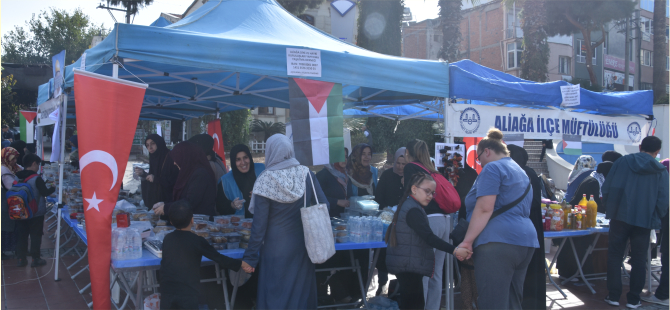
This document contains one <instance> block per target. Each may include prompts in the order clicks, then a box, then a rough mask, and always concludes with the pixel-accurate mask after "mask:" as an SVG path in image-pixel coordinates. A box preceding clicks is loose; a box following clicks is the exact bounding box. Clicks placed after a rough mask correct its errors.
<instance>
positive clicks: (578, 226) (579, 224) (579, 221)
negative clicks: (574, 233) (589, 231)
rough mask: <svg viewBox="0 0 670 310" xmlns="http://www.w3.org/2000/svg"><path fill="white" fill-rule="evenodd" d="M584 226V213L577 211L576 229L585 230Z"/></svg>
mask: <svg viewBox="0 0 670 310" xmlns="http://www.w3.org/2000/svg"><path fill="white" fill-rule="evenodd" d="M582 224H583V223H582V213H581V212H580V211H577V212H576V215H575V229H584V228H583V226H582Z"/></svg>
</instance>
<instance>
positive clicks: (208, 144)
mask: <svg viewBox="0 0 670 310" xmlns="http://www.w3.org/2000/svg"><path fill="white" fill-rule="evenodd" d="M188 141H189V142H192V143H193V144H195V145H197V146H199V147H200V148H201V149H202V150H203V152H205V154H206V155H207V160H208V161H209V165H210V166H211V167H212V171H213V172H214V178H215V179H216V212H217V213H218V214H222V212H224V211H225V205H226V202H225V200H226V196H225V194H224V193H223V186H222V185H221V177H223V175H224V174H226V172H228V171H227V170H226V164H225V163H224V162H223V161H222V160H221V158H220V157H219V156H218V155H216V153H215V152H214V139H213V138H212V136H210V135H208V134H205V133H203V134H199V135H195V136H193V137H192V138H191V139H188ZM228 205H230V204H228Z"/></svg>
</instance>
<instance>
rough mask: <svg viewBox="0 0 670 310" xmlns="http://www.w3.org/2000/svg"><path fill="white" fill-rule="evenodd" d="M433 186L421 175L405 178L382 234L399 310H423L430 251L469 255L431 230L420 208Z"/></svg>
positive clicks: (431, 264) (431, 257) (432, 259)
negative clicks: (398, 292)
mask: <svg viewBox="0 0 670 310" xmlns="http://www.w3.org/2000/svg"><path fill="white" fill-rule="evenodd" d="M435 186H436V185H435V181H434V180H433V178H432V177H431V176H430V175H428V174H425V173H417V174H415V175H413V176H412V177H411V178H410V179H408V180H407V179H406V181H405V192H404V194H403V197H402V198H401V200H400V203H399V204H398V210H397V211H396V213H395V215H394V216H393V222H392V223H391V226H389V228H388V231H387V233H386V243H387V244H388V248H387V249H386V266H387V267H388V270H389V272H390V273H392V274H395V275H396V277H397V278H398V282H399V284H400V290H401V291H402V296H401V298H400V300H399V303H398V306H399V308H400V309H424V307H425V305H424V298H423V296H424V295H423V277H431V276H433V271H434V266H435V255H434V253H433V249H437V250H440V251H443V252H446V253H449V254H452V255H454V256H456V258H458V259H459V260H463V259H464V258H465V257H467V256H469V255H471V254H472V253H471V252H470V251H468V250H466V249H463V248H459V247H454V246H453V245H451V244H449V243H447V242H446V241H444V240H442V239H441V238H439V237H438V236H436V235H435V234H434V233H433V231H432V230H431V228H430V225H429V223H428V217H427V216H426V211H425V210H424V208H425V207H426V206H427V205H428V204H429V203H430V201H431V200H433V194H434V193H435Z"/></svg>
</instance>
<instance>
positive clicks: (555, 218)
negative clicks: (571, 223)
mask: <svg viewBox="0 0 670 310" xmlns="http://www.w3.org/2000/svg"><path fill="white" fill-rule="evenodd" d="M550 207H551V209H552V211H553V212H552V217H551V226H550V230H552V231H562V230H563V209H562V208H561V206H560V205H558V204H551V205H550Z"/></svg>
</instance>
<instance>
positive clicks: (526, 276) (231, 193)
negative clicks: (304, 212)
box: [2, 129, 669, 309]
mask: <svg viewBox="0 0 670 310" xmlns="http://www.w3.org/2000/svg"><path fill="white" fill-rule="evenodd" d="M3 137H4V136H3ZM367 138H368V140H369V141H370V142H371V141H372V136H371V135H370V134H369V132H368V134H367ZM502 140H503V134H502V132H501V131H499V130H497V129H491V130H489V132H488V135H487V137H485V138H483V139H482V140H481V141H480V142H479V144H478V146H477V150H476V156H477V158H476V160H477V161H479V162H480V163H481V166H482V167H483V168H482V170H481V172H480V173H479V174H478V173H477V172H476V171H475V170H474V169H473V168H471V167H470V166H468V165H467V164H466V165H465V167H464V168H463V169H462V170H461V171H460V172H459V173H460V178H459V182H458V183H457V184H456V186H455V188H454V191H453V192H455V193H458V196H459V197H458V200H459V201H460V202H461V203H460V210H458V217H459V218H460V219H463V222H465V223H467V224H464V225H465V226H464V227H462V228H463V232H464V235H463V236H462V240H457V239H458V238H455V237H454V236H453V235H452V236H450V227H451V223H453V221H452V222H451V223H450V217H449V216H448V215H449V213H450V212H447V211H445V208H444V206H443V205H442V204H443V202H442V201H441V200H440V199H437V198H436V197H437V196H438V195H443V193H444V188H443V187H444V186H447V187H448V186H451V183H448V181H446V179H445V175H446V172H444V171H439V170H438V169H436V167H435V165H434V163H433V162H432V160H431V157H430V151H429V146H428V145H427V144H426V142H424V141H422V140H417V139H415V140H412V141H408V143H407V144H406V146H405V147H402V148H400V149H398V150H397V151H396V152H395V154H394V156H393V158H392V162H390V163H389V168H388V169H386V170H385V171H383V173H381V175H379V170H378V169H377V168H376V167H374V166H373V165H372V164H371V163H372V154H373V148H372V145H371V144H369V143H361V144H358V145H355V146H354V147H353V148H352V149H351V152H349V150H348V149H347V148H345V149H344V150H343V151H344V152H345V154H347V156H346V160H345V161H343V162H338V163H333V164H330V165H326V166H325V167H324V168H323V169H322V170H321V171H319V172H318V173H316V174H315V173H313V172H312V171H310V169H309V168H308V167H306V166H303V165H300V163H299V162H298V161H297V160H296V159H295V156H294V153H293V146H292V143H291V141H290V140H289V139H288V138H287V137H286V136H284V135H281V134H275V135H273V136H271V137H269V139H268V140H267V142H266V153H265V164H261V163H254V159H253V157H252V154H251V152H250V150H249V148H248V147H247V146H245V145H241V144H240V145H236V146H233V147H232V149H231V152H230V167H229V168H230V169H228V167H226V163H225V160H224V159H223V158H220V157H219V156H218V155H217V154H216V153H215V152H214V151H213V150H212V146H213V143H214V141H213V139H212V138H211V136H209V135H206V134H201V135H196V136H194V137H192V138H191V139H189V140H188V141H184V142H181V143H178V144H177V145H176V146H174V148H173V149H172V150H170V149H168V147H167V146H166V143H165V140H164V139H163V138H162V137H161V136H159V135H155V134H152V135H149V136H147V137H146V140H145V146H146V148H147V150H148V151H149V171H148V172H146V171H144V170H143V169H136V170H135V174H136V176H137V177H139V178H141V180H142V182H141V192H142V198H143V200H144V203H145V205H147V206H149V207H150V208H152V209H153V211H154V212H155V213H157V214H159V215H161V217H162V218H163V219H165V220H167V221H169V222H170V223H171V224H172V225H173V226H174V227H175V228H176V231H175V232H173V233H170V234H168V236H166V237H165V240H164V244H163V259H162V261H161V268H160V274H159V278H160V282H161V291H162V293H163V297H162V301H161V308H164V309H175V308H184V309H190V308H197V305H198V303H199V301H198V295H199V292H198V282H199V276H200V273H199V266H200V258H201V257H202V256H203V255H204V256H205V257H208V258H210V259H212V260H214V261H216V262H218V263H219V264H220V265H221V266H222V267H223V268H227V269H231V270H234V271H238V270H243V271H244V272H246V273H250V274H252V275H251V277H250V279H249V280H248V282H247V284H246V285H245V286H243V288H245V289H243V290H242V294H241V296H240V299H242V302H243V303H244V300H245V299H248V300H249V301H253V303H252V304H253V305H255V307H256V308H257V309H315V308H316V307H317V305H318V304H319V302H320V300H323V299H325V298H328V299H329V300H330V301H332V302H334V303H348V302H351V301H356V300H358V299H360V298H365V297H366V296H364V294H365V292H362V291H361V290H360V287H359V285H358V283H359V279H358V278H357V276H356V274H355V273H351V272H338V273H335V274H333V275H332V276H329V275H327V274H317V273H316V272H315V270H316V269H317V266H316V265H315V264H313V263H312V261H311V260H310V258H309V256H308V254H307V249H306V247H305V237H304V231H303V226H302V220H301V215H300V208H302V207H303V206H305V205H307V204H309V205H314V204H316V203H317V201H318V202H320V203H325V204H326V205H327V206H328V208H329V214H330V216H331V217H338V216H340V215H341V214H342V213H345V212H346V210H347V208H349V207H350V198H351V197H354V196H365V195H372V196H374V197H375V198H374V199H375V201H376V202H377V203H378V204H379V207H380V209H384V208H393V209H394V211H395V213H394V217H393V220H392V223H391V225H390V226H389V229H388V231H387V233H386V240H385V241H386V243H387V248H385V249H382V250H381V255H380V257H379V260H378V261H377V264H376V266H368V257H367V255H368V252H367V251H365V250H356V251H354V254H353V255H354V257H355V258H356V259H358V261H359V262H360V265H361V266H360V267H361V274H363V275H366V276H367V275H368V274H369V272H368V271H369V270H370V269H375V268H376V270H377V273H376V274H377V276H378V287H379V289H378V290H377V295H381V294H383V293H384V292H386V290H387V287H388V282H389V274H393V275H395V277H396V278H397V281H398V284H399V300H398V305H399V308H400V309H439V308H440V305H441V302H442V288H443V283H444V282H445V280H446V279H443V277H442V276H443V274H444V272H443V267H444V266H445V258H446V256H447V255H453V256H454V257H455V258H456V259H457V260H458V261H459V268H460V271H461V276H462V283H461V293H462V295H461V297H462V300H463V303H464V308H466V309H473V308H477V309H543V308H544V307H545V295H546V285H545V280H546V278H545V265H544V264H545V261H544V256H545V254H544V253H545V249H544V225H543V224H542V213H541V200H542V199H543V198H548V199H555V196H554V193H553V190H551V184H549V182H547V180H546V179H543V178H541V177H538V174H537V173H536V172H535V171H534V170H533V169H532V168H530V167H528V166H527V162H528V158H529V156H528V153H527V152H526V151H525V150H524V149H523V148H521V147H518V146H515V145H506V144H505V143H503V141H502ZM545 143H546V144H549V143H551V141H545ZM73 146H74V145H73ZM545 147H547V146H545ZM660 148H661V141H660V140H659V139H658V138H656V137H647V138H645V139H644V140H643V141H642V143H641V145H640V153H636V154H631V155H626V156H623V157H622V156H621V155H620V154H618V153H616V152H613V151H608V152H606V153H604V154H603V158H602V162H601V163H600V164H597V163H596V161H595V159H594V158H593V157H591V156H588V155H584V156H581V157H579V159H578V160H577V162H576V163H575V166H574V169H573V171H572V172H571V173H570V176H569V181H568V184H567V185H568V186H567V188H568V191H567V194H566V195H565V200H566V202H570V203H571V204H573V205H575V204H577V203H578V201H579V199H581V197H582V195H588V196H590V195H594V197H595V198H596V202H597V203H598V212H600V213H605V214H606V216H607V218H608V219H610V233H609V251H608V254H607V273H608V282H607V287H608V290H609V295H608V297H607V299H606V302H607V303H609V304H611V305H618V301H619V299H620V297H621V296H620V295H621V294H622V293H623V292H622V288H621V278H620V274H621V265H622V260H623V258H624V257H625V255H624V254H625V250H626V244H627V242H628V240H630V250H631V261H630V264H631V266H632V270H631V272H630V276H631V281H630V283H631V285H630V292H628V294H627V305H628V306H629V307H630V308H635V307H637V306H639V304H640V298H641V297H640V292H641V290H642V287H643V283H644V279H645V274H644V269H645V260H646V253H647V248H648V247H649V236H650V233H651V232H652V231H653V230H654V229H661V228H662V232H663V236H664V238H665V236H667V228H668V215H667V214H668V204H669V202H668V171H667V167H668V160H665V161H664V162H663V165H665V167H664V166H663V165H662V164H661V163H659V162H658V161H656V159H655V158H656V155H657V154H658V152H659V150H660ZM26 152H28V153H29V154H28V155H25V153H26ZM40 162H41V160H40V158H39V157H38V156H37V155H34V154H30V151H29V150H28V148H27V146H26V145H25V143H24V142H22V141H20V140H14V141H12V142H10V145H5V142H4V141H3V148H2V189H3V192H2V193H3V199H2V200H3V210H2V212H3V214H2V230H3V234H2V247H3V252H4V251H11V250H15V251H16V255H17V257H18V258H19V263H18V264H19V266H25V265H26V264H27V261H26V256H27V255H28V250H27V246H28V244H29V241H28V240H29V239H30V245H31V248H30V252H29V254H30V255H31V256H32V265H33V266H39V265H43V264H45V263H46V262H45V261H44V260H43V259H41V258H40V256H39V249H40V243H41V235H42V230H43V223H44V216H43V215H44V213H45V212H46V210H45V209H46V204H45V201H44V197H46V196H49V195H51V194H52V193H53V191H54V189H53V188H47V187H46V186H45V184H44V181H43V180H42V179H41V178H40V177H39V176H37V175H36V173H37V171H38V170H39V165H40ZM35 176H37V177H35ZM17 182H32V183H30V184H31V185H32V186H34V187H35V189H36V192H37V193H38V199H39V200H38V201H39V210H40V211H39V212H38V214H37V216H36V217H34V218H32V219H31V220H27V221H12V220H9V219H8V216H6V213H7V212H8V211H7V209H6V205H7V203H6V197H5V194H6V192H7V190H9V189H10V188H11V187H12V185H13V184H16V183H17ZM445 184H446V185H445ZM40 212H42V213H40ZM193 214H204V215H210V216H215V215H232V214H237V215H244V217H246V218H253V224H252V229H251V235H250V238H249V242H248V248H247V249H246V250H245V253H244V256H243V258H242V259H241V260H235V259H231V258H228V257H225V256H223V255H221V254H219V253H218V252H217V251H216V250H214V248H213V247H212V246H211V245H210V244H209V243H207V242H205V240H204V239H203V238H202V237H198V236H197V235H195V234H191V233H188V232H189V231H190V230H191V226H192V225H193ZM454 216H456V214H454ZM459 225H461V223H460V222H459ZM591 238H593V237H589V236H587V237H582V238H575V243H574V244H575V250H576V251H577V253H578V255H580V257H582V255H583V253H585V252H586V251H587V247H588V245H589V244H590V243H591V242H592V239H591ZM450 240H453V241H450ZM450 242H453V243H450ZM666 243H667V242H666ZM9 247H12V249H9ZM662 251H663V254H664V255H663V256H662V261H663V277H662V279H661V285H660V286H659V288H658V290H657V291H656V294H655V295H654V296H653V298H651V299H650V300H651V301H652V302H665V303H666V304H667V299H668V286H667V282H668V281H667V247H666V246H663V247H662ZM562 253H569V254H572V251H571V250H570V249H566V250H564V251H563V252H562ZM3 255H4V253H3ZM589 260H591V258H589ZM349 261H350V257H349V254H348V253H344V252H337V253H336V254H335V255H334V256H333V257H331V258H330V259H329V260H328V261H327V262H325V263H324V264H322V265H321V266H318V267H319V268H332V267H339V266H342V265H343V264H346V263H348V262H349ZM558 268H559V270H560V272H561V276H563V277H570V276H572V274H574V272H575V269H574V268H576V265H575V264H574V259H573V258H572V257H567V256H563V255H561V256H559V257H558ZM584 268H585V272H588V271H587V270H588V268H593V267H592V263H590V261H587V262H585V263H584ZM364 277H365V276H364ZM362 280H363V283H367V281H366V280H368V279H365V278H364V279H362ZM326 283H327V285H326ZM245 290H246V292H245ZM250 305H251V304H250Z"/></svg>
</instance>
